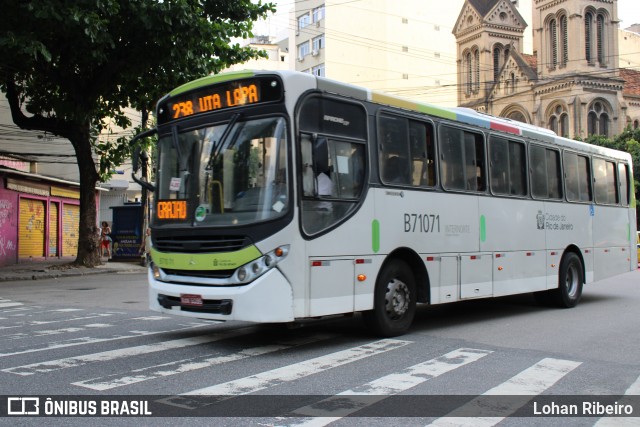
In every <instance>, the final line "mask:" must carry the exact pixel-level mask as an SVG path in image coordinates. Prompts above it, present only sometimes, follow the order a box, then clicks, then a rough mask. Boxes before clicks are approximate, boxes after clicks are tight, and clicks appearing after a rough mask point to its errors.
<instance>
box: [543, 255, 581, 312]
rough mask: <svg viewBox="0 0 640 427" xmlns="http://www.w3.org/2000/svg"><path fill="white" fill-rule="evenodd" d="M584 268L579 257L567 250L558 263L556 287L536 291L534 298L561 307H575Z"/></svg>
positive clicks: (579, 295) (579, 294) (579, 296)
mask: <svg viewBox="0 0 640 427" xmlns="http://www.w3.org/2000/svg"><path fill="white" fill-rule="evenodd" d="M583 283H584V270H583V268H582V261H580V257H579V256H578V255H576V254H575V253H573V252H567V253H566V254H565V256H564V257H563V258H562V262H561V263H560V271H559V273H558V287H557V288H556V289H552V290H549V291H545V292H537V293H536V295H535V296H536V299H537V300H538V301H539V302H541V303H543V304H551V305H555V306H557V307H562V308H572V307H575V306H576V305H577V304H578V302H579V301H580V298H581V297H582V285H583Z"/></svg>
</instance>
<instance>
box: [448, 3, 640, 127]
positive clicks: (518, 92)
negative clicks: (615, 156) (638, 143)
mask: <svg viewBox="0 0 640 427" xmlns="http://www.w3.org/2000/svg"><path fill="white" fill-rule="evenodd" d="M618 24H619V20H618V15H617V1H616V0H610V1H598V0H565V1H556V0H534V2H533V4H532V28H531V29H530V30H529V31H531V32H532V34H533V53H532V54H527V53H524V51H523V43H522V40H523V35H524V33H525V31H526V29H527V27H528V24H527V23H526V22H525V21H524V19H523V18H522V15H520V13H519V11H518V9H517V7H516V2H514V1H512V0H466V1H465V3H464V5H463V7H462V10H461V12H460V14H459V16H458V19H457V21H456V24H455V27H454V30H453V34H454V36H455V38H456V43H457V68H458V73H457V75H458V89H459V90H458V104H459V105H460V106H462V107H468V108H473V109H475V110H477V111H480V112H486V113H488V114H492V115H496V116H502V117H507V118H511V119H513V120H518V121H522V122H526V123H532V124H535V125H537V126H542V127H546V128H549V129H551V130H553V131H555V132H556V133H557V134H558V135H561V136H566V137H569V138H575V137H581V138H585V137H587V136H589V135H594V134H596V135H604V136H607V137H613V136H614V135H616V134H619V133H620V132H622V130H623V129H624V128H625V127H626V126H628V125H631V126H635V127H637V126H638V120H639V119H640V103H639V102H638V101H640V91H638V89H640V88H639V87H638V82H640V80H639V78H638V76H639V75H640V72H638V71H636V70H633V69H631V68H626V67H623V68H621V62H622V65H623V66H624V65H625V63H626V64H629V66H631V64H638V62H637V58H638V52H640V50H638V49H637V46H638V44H637V43H638V41H639V40H638V35H637V34H636V33H634V32H633V31H621V30H619V28H618ZM621 41H622V44H623V52H624V53H623V54H622V55H621V54H620V44H621V43H620V42H621ZM634 49H635V50H634Z"/></svg>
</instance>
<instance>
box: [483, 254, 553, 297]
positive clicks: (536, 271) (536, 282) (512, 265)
mask: <svg viewBox="0 0 640 427" xmlns="http://www.w3.org/2000/svg"><path fill="white" fill-rule="evenodd" d="M545 258H546V252H545V251H534V250H530V251H515V252H498V253H495V255H494V259H493V266H494V268H493V280H494V284H493V296H496V297H498V296H504V295H514V294H521V293H526V292H534V291H542V290H545V289H546V288H547V286H546V281H545V280H544V277H545V276H546V274H547V272H546V270H547V269H546V265H545Z"/></svg>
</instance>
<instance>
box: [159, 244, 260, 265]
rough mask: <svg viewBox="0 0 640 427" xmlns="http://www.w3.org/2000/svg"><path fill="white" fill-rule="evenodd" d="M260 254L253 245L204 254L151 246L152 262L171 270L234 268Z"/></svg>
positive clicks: (258, 256)
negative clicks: (169, 250) (172, 250)
mask: <svg viewBox="0 0 640 427" xmlns="http://www.w3.org/2000/svg"><path fill="white" fill-rule="evenodd" d="M261 256H262V253H261V252H260V251H259V250H258V248H256V247H255V246H253V245H251V246H247V247H246V248H244V249H240V250H239V251H234V252H221V253H206V254H181V253H175V252H160V251H158V250H156V249H154V248H151V259H152V260H153V263H154V264H156V265H157V266H158V267H160V268H168V269H172V270H173V269H175V270H234V269H236V268H238V267H240V266H243V265H245V264H247V263H248V262H251V261H253V260H254V259H257V258H260V257H261Z"/></svg>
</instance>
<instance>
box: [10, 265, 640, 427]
mask: <svg viewBox="0 0 640 427" xmlns="http://www.w3.org/2000/svg"><path fill="white" fill-rule="evenodd" d="M639 275H640V272H639V271H635V272H631V273H628V274H626V275H623V276H619V277H616V278H613V279H609V280H606V281H601V282H598V283H595V284H593V285H590V286H589V287H587V288H585V291H584V294H583V299H582V301H581V303H580V304H579V305H578V306H577V307H576V308H574V309H565V310H562V309H553V308H547V307H540V306H538V305H536V304H535V302H534V300H533V298H532V297H531V296H530V295H521V296H514V297H505V298H499V299H489V300H476V301H467V302H463V303H456V304H449V305H442V306H435V307H426V306H425V307H421V308H419V310H418V314H417V318H416V321H415V323H414V326H413V328H412V329H411V331H410V332H409V333H408V334H406V335H404V336H402V337H398V338H395V339H387V340H380V339H378V338H376V337H373V336H371V335H370V334H369V333H368V332H367V330H366V329H365V328H364V326H363V324H362V322H361V319H360V318H359V316H354V317H352V318H345V319H339V320H332V321H323V322H314V323H310V324H308V325H305V326H304V327H302V328H296V329H287V328H281V327H274V326H256V325H251V324H246V323H240V322H230V323H219V324H218V323H209V322H203V321H199V320H194V319H188V318H180V317H171V316H166V315H160V314H159V313H154V312H151V311H148V310H147V308H146V304H147V303H146V299H147V296H146V276H144V275H142V274H113V275H96V276H84V277H75V278H66V279H52V280H40V281H25V282H5V283H2V284H1V286H0V287H1V291H0V390H2V392H1V393H0V394H1V395H3V396H16V395H17V396H27V395H36V396H41V397H44V396H53V399H54V400H55V399H56V396H60V395H68V396H71V398H73V397H75V398H77V399H85V400H86V399H89V400H90V399H97V400H99V399H107V398H109V397H113V396H118V398H124V396H129V397H130V398H132V399H135V398H136V397H139V398H140V399H143V400H145V401H149V402H150V403H149V404H150V405H152V406H153V407H152V411H153V412H154V416H150V417H145V418H144V419H140V418H136V419H133V418H104V417H97V416H96V417H87V418H61V417H58V418H47V419H43V418H4V419H0V424H2V425H12V426H13V425H44V424H46V425H83V426H85V425H89V426H91V425H168V424H171V425H185V426H186V425H189V426H193V425H327V424H330V423H331V425H334V426H352V425H385V426H389V425H416V426H417V425H430V424H433V425H496V424H498V423H499V424H500V425H501V426H512V425H531V426H533V425H541V424H544V425H558V426H560V425H562V426H566V425H569V426H572V425H575V426H591V425H594V424H595V425H598V426H604V425H621V424H620V423H621V422H623V421H626V422H628V423H629V424H628V425H640V418H635V419H632V418H625V419H613V418H607V417H601V416H592V417H569V418H564V417H543V414H537V415H536V414H535V413H533V411H534V407H533V404H534V403H535V404H536V405H537V406H536V408H535V409H536V410H538V411H541V410H544V408H553V405H551V403H553V402H549V400H554V399H555V400H558V402H559V403H560V404H565V405H566V408H568V409H570V408H571V404H573V403H574V402H573V401H571V399H574V400H576V402H575V403H576V407H578V406H579V408H580V410H582V408H583V407H582V405H583V404H584V401H586V400H588V401H590V402H592V403H602V404H607V403H611V404H613V401H620V402H622V403H619V405H626V404H628V405H630V406H629V407H630V408H631V409H632V410H634V412H633V415H636V416H638V417H640V400H638V396H635V397H622V395H624V394H628V395H638V394H640V380H639V378H640V357H639V356H640V339H638V338H639V332H638V329H639V328H638V326H639V323H640V321H639V320H638V319H639V318H638V313H639V312H640V282H639V280H638V279H639V278H640V276H639ZM197 394H206V395H214V396H218V397H217V398H215V399H214V400H215V401H212V400H211V398H210V397H208V398H206V399H205V400H204V401H202V400H198V399H197V398H195V397H193V396H192V395H197ZM231 395H232V396H240V395H248V397H233V398H230V396H231ZM352 395H359V397H350V396H352ZM490 395H498V396H500V399H499V400H496V399H495V398H493V397H491V396H490ZM519 395H523V396H524V397H518V396H519ZM149 396H151V398H149ZM220 396H223V398H221V397H220ZM362 396H365V397H362ZM558 396H560V397H558ZM585 396H586V397H585ZM207 399H208V400H207ZM252 399H253V400H252ZM482 399H488V400H482ZM567 399H569V400H567ZM610 400H611V402H609V401H610ZM425 402H427V403H429V405H427V404H426V403H425ZM435 403H437V404H435ZM1 404H2V402H0V409H1V408H2V406H1ZM434 404H435V405H434ZM545 404H549V405H548V406H545ZM623 407H625V406H623ZM460 408H462V409H460ZM487 408H489V409H487ZM625 408H626V407H625ZM484 410H489V412H488V414H486V413H483V412H482V411H484ZM163 411H164V412H163ZM261 411H262V412H261ZM318 411H321V412H318ZM451 411H463V412H460V413H459V414H458V415H462V416H463V417H464V418H451V416H452V415H455V414H452V413H451ZM464 411H466V412H464ZM158 415H175V416H177V417H176V418H160V417H158ZM311 415H322V416H323V417H324V418H318V417H312V416H311ZM445 415H447V417H445V418H443V416H445ZM482 415H489V416H490V417H489V418H486V417H485V418H480V416H482ZM579 415H583V414H581V413H580V414H579ZM203 416H217V417H218V418H215V419H213V421H212V419H209V418H203ZM365 417H367V418H365ZM399 417H404V418H399ZM45 421H46V422H45ZM445 421H446V422H445ZM447 423H448V424H447ZM465 423H466V424H465Z"/></svg>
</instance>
